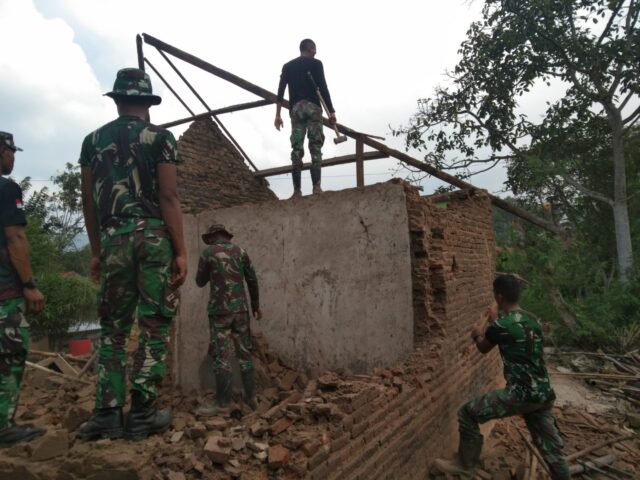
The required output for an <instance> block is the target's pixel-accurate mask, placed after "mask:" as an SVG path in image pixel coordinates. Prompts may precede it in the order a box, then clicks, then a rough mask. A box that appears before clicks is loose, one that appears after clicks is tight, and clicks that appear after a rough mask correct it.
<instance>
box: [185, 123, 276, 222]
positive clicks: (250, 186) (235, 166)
mask: <svg viewBox="0 0 640 480" xmlns="http://www.w3.org/2000/svg"><path fill="white" fill-rule="evenodd" d="M178 151H179V153H180V156H181V157H182V159H183V161H184V163H183V164H182V165H180V166H179V167H178V194H179V196H180V200H181V202H182V207H183V211H184V212H185V213H198V212H201V211H203V210H209V209H211V208H220V207H231V206H234V205H240V204H243V203H255V202H263V201H266V200H275V199H276V198H277V197H276V195H275V194H274V193H273V192H272V191H271V190H270V189H269V183H268V182H267V181H266V180H264V179H259V178H255V177H254V176H253V174H252V172H251V170H250V169H249V167H248V166H247V164H246V163H245V161H244V159H243V158H242V155H241V154H240V152H238V150H236V148H235V147H234V146H233V145H232V144H231V143H230V142H229V140H227V138H226V137H225V136H224V135H223V134H222V133H221V132H220V129H219V128H218V126H217V125H216V124H215V123H214V122H213V120H211V119H206V120H199V121H197V122H193V123H192V124H191V126H190V127H189V128H188V129H187V131H186V132H184V134H183V135H182V136H181V137H180V139H179V140H178Z"/></svg>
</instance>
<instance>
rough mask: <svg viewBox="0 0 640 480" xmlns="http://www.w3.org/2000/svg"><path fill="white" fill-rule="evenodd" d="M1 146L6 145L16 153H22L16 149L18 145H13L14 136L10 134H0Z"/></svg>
mask: <svg viewBox="0 0 640 480" xmlns="http://www.w3.org/2000/svg"><path fill="white" fill-rule="evenodd" d="M0 145H5V146H6V147H9V148H10V149H11V150H13V151H14V152H15V151H16V150H19V151H21V152H22V149H21V148H18V147H16V144H15V143H13V135H12V134H10V133H9V132H0Z"/></svg>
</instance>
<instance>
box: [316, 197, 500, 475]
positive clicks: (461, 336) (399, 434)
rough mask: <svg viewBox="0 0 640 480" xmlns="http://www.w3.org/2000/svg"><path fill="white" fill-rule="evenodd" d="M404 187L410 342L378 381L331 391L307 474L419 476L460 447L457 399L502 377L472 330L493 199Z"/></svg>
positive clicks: (489, 248) (485, 288)
mask: <svg viewBox="0 0 640 480" xmlns="http://www.w3.org/2000/svg"><path fill="white" fill-rule="evenodd" d="M406 191H407V208H408V211H409V217H410V221H409V228H410V232H411V238H412V256H413V276H414V287H413V288H414V291H413V293H414V305H415V307H416V313H415V320H416V322H415V333H416V348H415V351H414V352H413V354H412V355H411V356H410V358H408V359H407V360H406V361H405V362H404V363H403V364H402V365H400V366H397V367H395V368H391V369H389V370H385V371H382V372H376V373H377V374H378V375H379V377H380V378H381V379H382V382H380V378H378V379H377V381H376V380H374V379H373V377H371V378H372V379H371V380H369V381H367V380H366V379H365V378H362V379H361V380H359V381H356V382H349V384H348V387H346V390H345V391H354V390H355V391H356V392H357V393H353V394H344V393H341V392H338V393H339V394H338V395H336V397H335V400H334V402H335V404H336V410H337V411H338V412H339V413H340V415H334V418H335V419H336V421H334V422H329V424H328V427H327V428H328V433H329V437H330V441H329V442H327V443H326V444H325V445H324V446H323V447H322V448H321V449H320V450H319V451H318V452H316V453H314V455H312V456H310V457H309V458H308V460H307V469H308V476H309V478H313V479H324V478H329V479H334V478H335V479H346V478H348V479H374V478H375V479H394V480H400V479H415V478H425V477H426V474H427V472H428V468H429V465H430V463H431V462H432V461H433V459H434V458H436V457H438V456H443V455H444V456H450V455H451V454H452V453H453V452H454V450H455V449H456V447H457V441H458V433H457V410H458V408H459V407H460V406H461V405H462V404H464V403H465V402H466V401H468V400H470V399H471V397H473V396H475V395H477V394H479V393H482V392H485V391H487V390H490V389H493V388H497V387H498V386H499V385H500V383H501V380H500V378H501V375H500V371H501V362H500V360H499V354H498V352H497V351H496V350H494V351H493V352H491V353H490V354H488V355H486V356H483V355H481V354H480V353H478V352H477V351H476V349H475V347H474V346H473V344H472V342H471V340H470V339H469V331H470V329H471V325H472V324H473V323H474V322H476V321H477V320H479V319H480V318H481V315H482V313H483V312H484V311H485V310H486V308H487V306H488V305H489V303H490V301H491V300H492V297H491V282H492V280H493V277H494V274H495V267H494V265H495V257H494V255H495V254H494V236H493V228H492V221H491V203H490V199H489V197H488V196H487V195H486V193H485V192H482V191H476V190H470V191H461V192H455V193H453V194H450V195H446V196H437V197H432V198H429V197H424V198H421V197H420V196H419V195H418V193H417V191H416V190H414V189H412V188H411V187H408V186H407V187H406ZM358 383H360V385H359V386H358V385H357V384H358ZM338 390H340V387H339V388H338Z"/></svg>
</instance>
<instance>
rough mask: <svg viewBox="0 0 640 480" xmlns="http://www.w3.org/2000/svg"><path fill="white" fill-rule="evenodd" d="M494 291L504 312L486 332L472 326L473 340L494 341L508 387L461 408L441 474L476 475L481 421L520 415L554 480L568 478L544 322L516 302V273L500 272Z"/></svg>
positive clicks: (490, 344) (485, 345)
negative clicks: (452, 453)
mask: <svg viewBox="0 0 640 480" xmlns="http://www.w3.org/2000/svg"><path fill="white" fill-rule="evenodd" d="M493 295H494V298H495V300H496V303H497V304H498V308H499V310H500V312H501V315H500V317H499V318H497V319H496V317H497V312H493V315H492V318H491V321H492V323H491V324H490V325H489V326H488V328H487V329H486V331H481V330H480V329H479V328H477V327H474V328H473V330H472V332H471V338H472V339H473V342H474V343H475V345H476V347H477V348H478V350H479V351H480V352H481V353H488V352H490V351H491V350H492V349H493V348H494V347H495V346H496V345H498V347H499V348H500V355H501V356H502V361H503V363H504V376H505V379H506V381H507V386H506V388H505V389H502V390H496V391H493V392H489V393H486V394H484V395H480V396H479V397H477V398H475V399H473V400H471V401H470V402H469V403H467V404H466V405H464V406H463V407H462V408H461V409H460V411H459V412H458V420H459V430H460V444H459V447H458V455H457V457H456V458H455V459H454V460H451V461H449V460H443V459H437V460H436V461H435V462H434V467H435V468H436V469H437V470H439V471H440V472H441V473H445V474H450V475H459V476H461V477H463V478H472V477H473V471H474V469H475V466H476V464H477V463H478V459H479V458H480V452H481V450H482V440H483V438H482V434H481V433H480V428H479V426H478V424H480V423H485V422H487V421H489V420H493V419H496V418H504V417H510V416H513V415H522V416H523V417H524V420H525V423H526V424H527V428H528V429H529V432H531V436H532V437H533V441H534V443H535V445H536V447H537V448H538V450H539V451H540V453H541V454H542V456H543V458H544V459H545V461H546V462H547V465H549V469H550V470H551V476H552V479H553V480H566V479H568V478H569V467H568V465H567V462H566V460H565V458H564V456H563V454H562V447H563V444H562V439H561V438H560V432H559V431H558V426H557V424H556V420H555V418H554V417H553V414H552V413H551V408H552V406H553V402H554V400H555V398H556V396H555V393H554V391H553V389H552V388H551V384H550V382H549V374H548V373H547V368H546V367H545V363H544V358H543V339H542V329H541V327H540V324H539V323H538V322H537V321H536V320H535V318H534V317H533V316H532V315H531V314H530V313H528V312H526V311H524V310H522V309H521V308H520V306H519V304H518V301H519V299H520V283H519V281H518V279H517V278H516V277H515V276H513V275H500V276H498V277H497V278H496V279H495V281H494V282H493Z"/></svg>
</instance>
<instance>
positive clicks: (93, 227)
mask: <svg viewBox="0 0 640 480" xmlns="http://www.w3.org/2000/svg"><path fill="white" fill-rule="evenodd" d="M81 178H82V184H81V189H82V213H83V214H84V226H85V228H86V229H87V235H88V237H89V245H90V246H91V255H92V256H94V257H98V256H99V255H100V229H99V228H98V219H97V218H96V211H95V208H94V206H93V195H92V192H91V189H92V178H91V169H90V168H88V167H82V169H81Z"/></svg>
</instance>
